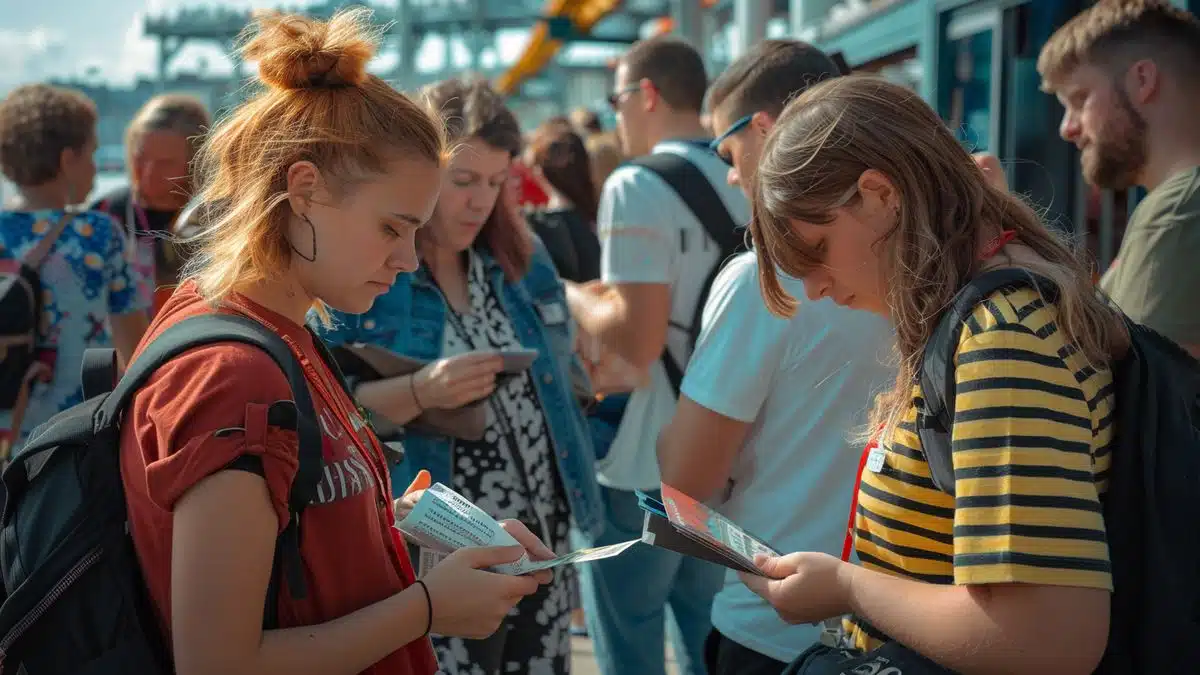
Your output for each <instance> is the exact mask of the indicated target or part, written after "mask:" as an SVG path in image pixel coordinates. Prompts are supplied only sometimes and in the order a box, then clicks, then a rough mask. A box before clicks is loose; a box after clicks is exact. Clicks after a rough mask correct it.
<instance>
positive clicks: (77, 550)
mask: <svg viewBox="0 0 1200 675" xmlns="http://www.w3.org/2000/svg"><path fill="white" fill-rule="evenodd" d="M218 342H240V343H245V344H249V345H253V346H255V347H258V348H259V349H262V350H263V351H265V352H267V353H268V354H270V355H271V358H272V359H274V360H275V362H276V363H277V364H278V365H279V367H280V368H281V369H282V370H283V372H284V373H285V374H286V375H287V379H288V383H289V384H290V385H291V389H292V397H293V398H294V402H293V401H283V402H278V403H275V404H273V405H272V406H271V408H270V409H269V412H268V423H269V424H271V425H273V426H277V427H280V428H287V429H291V430H294V431H296V433H297V435H298V437H299V446H300V449H299V456H300V465H299V471H298V473H297V475H296V478H295V481H294V482H293V484H292V487H291V491H290V493H289V496H288V503H289V508H290V509H291V514H292V517H291V521H290V522H289V523H288V525H287V527H286V528H285V529H284V531H283V533H282V534H281V535H280V537H279V540H278V541H277V544H276V552H275V562H274V570H273V572H272V575H271V584H270V586H269V588H268V592H267V602H266V606H265V607H264V612H263V625H264V627H266V628H273V627H276V626H277V625H278V616H277V614H278V599H279V595H278V594H279V592H280V591H279V589H280V587H281V584H282V583H284V582H286V584H287V588H288V591H289V592H290V593H291V595H292V597H297V598H299V597H304V595H305V593H306V588H305V582H304V574H303V568H302V565H303V563H302V561H301V560H300V531H299V528H300V514H301V513H302V512H303V511H304V508H305V506H307V505H308V504H309V502H311V501H312V499H313V497H314V496H315V494H316V489H317V484H318V483H319V481H320V478H321V472H322V437H321V430H320V427H319V423H318V421H317V418H316V415H315V414H314V409H313V403H312V397H311V394H310V393H309V389H308V385H307V382H306V380H305V378H304V371H303V368H302V367H301V365H300V363H299V362H298V361H297V360H296V358H295V356H294V355H293V353H292V351H291V349H290V348H289V347H288V346H287V344H286V343H285V342H284V341H283V339H282V338H280V337H279V336H277V335H276V334H274V333H272V332H271V331H270V330H268V329H267V328H265V327H264V326H262V325H261V324H259V323H258V322H257V321H254V320H251V319H248V318H246V317H242V316H232V315H221V314H211V315H205V316H199V317H193V318H190V319H186V320H184V321H181V322H180V323H179V324H177V325H174V326H171V327H170V328H168V329H167V330H165V331H163V333H162V335H160V336H158V337H157V338H156V339H155V340H154V341H153V342H151V343H150V345H149V346H148V347H146V349H145V351H144V352H143V353H142V354H141V355H140V356H139V357H138V358H137V360H136V361H135V362H134V363H133V365H132V367H131V368H130V370H129V372H127V373H126V374H125V375H124V377H122V378H121V380H120V381H119V382H117V383H116V387H115V388H114V387H113V383H114V381H115V379H116V356H115V353H114V352H113V351H112V350H111V349H99V350H98V349H92V350H88V352H87V354H86V356H85V358H84V365H83V390H84V395H85V398H86V400H85V401H84V402H83V403H80V404H79V405H76V406H74V407H73V408H70V409H68V410H65V411H63V412H61V413H59V414H57V415H55V416H54V417H53V418H51V419H50V420H49V421H48V422H46V423H45V424H42V425H41V426H39V427H38V428H37V429H35V430H34V432H33V434H31V435H30V438H29V440H28V441H27V442H26V444H25V445H24V446H23V447H22V448H21V449H20V450H19V451H18V452H17V454H16V456H15V457H14V459H13V461H12V464H11V465H10V466H9V467H8V468H7V469H6V470H5V471H4V476H3V482H4V486H5V487H6V488H7V492H8V498H7V501H6V503H5V505H4V515H3V520H2V521H0V571H2V575H3V581H4V588H3V591H4V601H3V605H0V673H3V674H4V675H13V674H15V673H20V674H21V675H84V674H85V673H86V674H87V675H108V674H112V675H117V674H118V673H138V674H139V675H158V674H163V675H165V674H167V673H171V672H173V668H172V667H171V658H170V654H169V653H168V651H167V649H166V644H165V640H164V638H163V636H162V632H161V630H160V625H159V623H158V620H157V618H156V614H155V613H154V610H153V609H152V606H151V604H150V600H149V595H148V593H147V591H146V588H145V582H144V580H143V578H142V575H141V570H140V567H139V565H138V561H137V556H136V554H135V551H134V548H133V541H132V540H131V539H130V536H129V529H128V524H127V520H126V518H127V515H126V508H125V490H124V487H123V484H122V480H121V469H120V462H119V444H120V438H121V416H122V414H123V412H124V411H125V409H126V407H127V406H128V405H129V402H130V400H131V399H132V397H133V394H134V393H135V392H136V391H137V390H138V389H139V388H140V387H141V386H142V385H143V384H145V382H146V381H147V380H148V379H149V378H150V376H151V375H152V374H153V373H154V372H155V371H156V370H157V369H158V368H159V367H160V366H162V365H163V364H165V363H166V362H168V361H170V360H171V359H172V358H173V357H175V356H178V355H180V354H182V353H183V352H186V351H188V350H191V349H194V348H196V347H199V346H202V345H208V344H213V343H218ZM319 344H320V342H319V341H318V345H319ZM334 372H335V373H336V372H337V371H334ZM284 577H286V579H284Z"/></svg>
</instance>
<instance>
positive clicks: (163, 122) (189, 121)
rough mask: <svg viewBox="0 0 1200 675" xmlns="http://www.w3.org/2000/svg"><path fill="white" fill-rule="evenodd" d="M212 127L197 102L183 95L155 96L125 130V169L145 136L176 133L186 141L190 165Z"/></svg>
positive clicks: (206, 111) (131, 161) (201, 106)
mask: <svg viewBox="0 0 1200 675" xmlns="http://www.w3.org/2000/svg"><path fill="white" fill-rule="evenodd" d="M211 124H212V120H211V119H210V118H209V115H208V110H207V109H205V107H204V104H203V103H201V102H200V100H199V99H197V98H195V97H192V96H185V95H183V94H163V95H162V96H155V97H154V98H152V99H150V100H149V101H147V102H146V104H145V105H143V106H142V107H141V109H140V110H138V111H137V114H135V115H134V116H133V121H132V122H130V123H129V126H128V127H127V128H126V129H125V152H126V153H127V161H128V163H129V166H131V167H132V166H133V155H134V153H135V152H136V150H137V148H138V147H139V146H140V145H141V144H142V139H143V138H145V137H146V134H150V133H154V132H156V131H166V132H170V133H173V134H179V135H180V136H183V137H184V138H186V139H187V140H188V153H189V154H188V161H189V162H190V161H191V160H192V159H193V158H194V157H195V154H196V151H197V150H199V149H200V145H201V144H202V143H203V141H204V133H205V132H206V131H208V127H209V126H210V125H211Z"/></svg>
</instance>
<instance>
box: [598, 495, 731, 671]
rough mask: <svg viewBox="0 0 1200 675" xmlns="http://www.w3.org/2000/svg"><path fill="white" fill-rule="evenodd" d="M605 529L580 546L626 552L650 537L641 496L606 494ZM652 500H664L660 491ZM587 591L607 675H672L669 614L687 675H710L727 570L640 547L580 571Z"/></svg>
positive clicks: (601, 662)
mask: <svg viewBox="0 0 1200 675" xmlns="http://www.w3.org/2000/svg"><path fill="white" fill-rule="evenodd" d="M600 493H601V498H602V501H603V502H604V506H605V509H604V512H605V513H604V515H605V529H604V532H603V534H601V535H600V537H598V538H597V539H595V540H592V541H589V540H585V539H583V538H581V537H579V536H578V535H576V537H575V538H576V540H577V541H576V544H577V546H604V545H607V544H618V543H620V542H623V541H629V540H630V539H640V538H641V536H642V521H643V513H644V512H643V511H642V510H641V508H639V507H638V503H637V496H636V495H635V494H634V493H633V492H627V491H625V490H613V489H610V488H606V487H601V488H600ZM652 496H654V497H657V498H661V496H660V495H659V494H658V493H657V491H655V492H654V493H652ZM579 574H580V578H579V589H580V593H581V595H582V596H583V607H584V612H585V613H586V614H587V623H588V632H589V633H591V636H592V641H593V643H594V646H595V651H596V662H597V663H598V664H599V666H600V672H601V673H603V675H630V674H632V673H637V675H664V674H665V673H666V663H665V661H666V659H665V653H664V652H665V648H666V623H667V622H666V614H667V608H668V606H669V607H670V610H671V616H672V617H673V618H674V621H673V622H672V623H673V624H674V626H673V628H674V629H675V630H674V631H672V635H671V642H672V645H673V646H674V647H675V657H676V659H677V660H678V662H679V672H680V673H681V675H705V667H704V642H705V639H706V638H707V637H708V633H709V631H711V630H712V621H711V618H710V614H711V612H712V600H713V596H714V595H716V594H717V591H718V590H720V588H721V584H722V582H723V580H724V578H725V569H724V568H722V567H718V566H717V565H713V564H711V563H707V562H704V561H701V560H696V559H694V558H686V557H684V556H681V555H679V554H676V553H672V552H670V551H666V550H663V549H660V548H655V547H653V546H647V545H645V544H639V545H637V546H634V547H633V548H631V549H629V550H628V551H626V552H625V553H622V554H621V555H619V556H617V557H615V558H608V559H607V560H598V561H595V562H589V563H584V564H582V565H580V566H579Z"/></svg>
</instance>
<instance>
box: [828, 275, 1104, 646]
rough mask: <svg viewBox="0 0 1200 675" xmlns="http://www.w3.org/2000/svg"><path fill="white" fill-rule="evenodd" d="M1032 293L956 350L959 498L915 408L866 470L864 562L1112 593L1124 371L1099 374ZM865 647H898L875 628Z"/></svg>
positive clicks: (992, 315)
mask: <svg viewBox="0 0 1200 675" xmlns="http://www.w3.org/2000/svg"><path fill="white" fill-rule="evenodd" d="M1056 313H1057V310H1056V308H1055V307H1054V306H1053V305H1052V304H1050V305H1047V304H1045V303H1044V302H1043V300H1042V298H1041V297H1040V296H1038V294H1037V293H1036V292H1034V291H1032V290H1030V289H1013V290H1005V291H999V292H997V293H995V294H993V295H992V296H991V297H989V298H988V299H987V300H986V301H985V302H984V303H983V304H981V305H980V306H979V307H978V308H976V310H975V312H973V313H972V315H971V317H970V318H969V319H968V320H967V322H966V325H965V327H964V328H963V331H962V337H961V339H960V342H959V347H958V351H957V353H956V359H955V361H956V367H955V380H956V383H957V392H956V395H955V401H954V410H955V416H954V428H953V431H952V433H951V443H952V448H953V457H954V478H955V481H954V486H955V493H956V494H955V496H953V497H952V496H950V495H948V494H946V493H944V492H941V491H939V490H938V489H937V488H936V487H934V484H933V481H932V480H931V479H930V473H929V464H928V463H927V462H926V461H925V456H924V455H923V454H922V452H921V441H920V439H919V437H918V436H917V434H916V428H915V425H914V423H915V422H916V418H917V403H918V402H917V401H916V400H915V399H916V398H919V397H920V396H921V391H920V386H919V385H918V386H916V387H915V388H914V391H913V396H914V402H913V406H912V408H910V409H909V410H908V412H907V413H906V414H905V415H904V417H903V419H902V420H901V423H900V424H899V426H898V427H897V428H896V430H895V431H894V432H893V433H892V435H891V438H890V440H889V442H887V443H885V444H884V463H883V467H882V468H881V469H880V470H879V471H871V470H870V469H868V470H866V471H864V473H863V479H862V485H861V487H860V489H859V494H858V513H857V515H856V517H855V549H856V550H857V552H858V556H859V559H860V560H861V561H862V564H863V566H864V567H867V568H870V569H875V570H879V571H881V572H885V573H888V574H893V575H897V576H903V577H908V578H911V579H918V580H921V581H926V582H929V583H935V584H964V585H966V584H995V583H1027V584H1042V585H1052V586H1076V587H1087V588H1103V589H1108V590H1112V576H1111V572H1110V568H1109V559H1108V545H1107V543H1106V541H1105V531H1104V519H1103V517H1102V516H1101V513H1100V501H1099V496H1100V495H1101V494H1103V493H1104V491H1105V489H1106V486H1107V473H1108V467H1109V463H1110V455H1109V446H1110V442H1111V440H1112V437H1113V404H1114V401H1113V388H1112V373H1111V372H1110V371H1109V370H1108V369H1107V364H1103V369H1097V368H1094V367H1092V366H1091V365H1089V364H1088V363H1087V362H1086V359H1085V358H1084V357H1083V355H1082V354H1080V353H1079V352H1078V351H1077V350H1076V349H1075V348H1074V347H1072V346H1069V345H1068V344H1067V343H1066V341H1065V339H1064V337H1063V334H1062V333H1061V332H1060V331H1059V330H1058V327H1057V326H1056V325H1055V323H1054V319H1055V315H1056ZM847 629H848V630H849V631H850V635H851V637H852V639H853V641H854V644H855V645H856V646H857V647H859V648H860V649H873V648H875V647H877V646H878V645H879V644H880V640H883V639H886V636H884V635H882V634H881V633H879V632H878V631H876V630H875V629H874V628H872V627H871V626H870V625H869V624H867V623H866V622H865V621H863V620H859V619H851V620H850V621H848V624H847Z"/></svg>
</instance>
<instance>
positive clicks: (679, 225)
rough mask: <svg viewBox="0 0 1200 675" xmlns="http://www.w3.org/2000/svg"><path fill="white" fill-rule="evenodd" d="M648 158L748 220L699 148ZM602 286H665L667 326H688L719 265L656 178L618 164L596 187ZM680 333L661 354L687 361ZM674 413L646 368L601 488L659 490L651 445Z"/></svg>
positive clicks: (665, 146) (679, 146) (657, 376)
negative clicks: (695, 172) (683, 167)
mask: <svg viewBox="0 0 1200 675" xmlns="http://www.w3.org/2000/svg"><path fill="white" fill-rule="evenodd" d="M652 152H654V153H659V152H671V153H675V154H678V155H682V156H684V157H686V158H687V159H688V160H690V161H691V162H692V163H693V164H695V165H696V166H697V167H699V168H700V169H701V171H703V172H704V175H705V176H707V177H708V180H709V182H710V183H712V185H713V187H714V188H716V190H717V194H719V195H720V196H721V201H723V202H724V203H725V207H726V208H727V209H729V215H730V216H732V217H733V220H734V222H736V223H747V222H749V220H750V204H749V202H747V201H746V197H745V195H743V194H742V191H741V190H740V189H739V188H736V187H733V186H731V185H729V184H728V183H726V181H725V176H726V174H727V172H728V170H729V167H728V166H726V164H725V163H724V162H723V161H721V158H719V157H717V156H716V155H715V154H714V153H713V152H712V151H710V150H709V149H708V145H707V144H706V143H701V142H698V141H665V142H662V143H659V144H658V145H656V146H654V150H653V151H652ZM597 220H598V223H599V227H598V230H599V234H600V242H601V246H602V254H601V257H600V274H601V280H602V281H604V282H605V283H652V284H667V285H669V286H670V287H671V322H672V323H673V324H676V325H679V326H689V325H690V324H691V323H692V319H693V317H694V315H695V311H696V302H697V300H698V299H699V297H700V295H701V293H702V291H703V286H704V282H705V281H706V280H707V279H708V275H709V274H710V273H711V271H712V268H713V265H715V264H717V263H718V262H720V261H719V260H718V259H717V258H718V257H719V256H720V247H719V246H717V243H716V242H714V241H713V240H712V239H710V238H709V236H708V233H707V232H705V231H704V226H703V225H702V224H701V223H700V221H699V220H697V219H696V216H695V215H693V213H692V211H691V210H690V209H689V208H688V206H687V204H685V203H684V202H683V200H682V199H681V198H680V197H679V195H678V194H677V193H676V192H675V190H673V189H672V188H671V186H670V185H667V183H666V182H665V181H664V180H663V179H662V178H660V177H659V176H658V174H656V173H654V172H653V171H650V170H649V169H645V168H642V167H639V166H632V165H630V166H622V167H619V168H618V169H617V170H616V171H614V172H613V173H612V175H610V176H609V177H608V180H606V181H604V191H603V193H602V194H601V197H600V212H599V217H598V219H597ZM688 342H689V340H688V335H687V332H686V331H685V330H680V329H678V328H675V327H671V328H670V329H668V331H667V349H669V350H671V354H672V356H674V358H675V360H676V361H677V362H678V363H680V364H684V363H687V360H688V356H689V352H690V345H689V344H688ZM674 413H675V393H674V391H672V389H671V382H670V380H668V379H667V373H666V370H665V369H664V368H663V365H662V362H661V361H656V362H655V363H654V365H652V366H651V368H650V384H649V386H646V387H644V388H642V389H639V390H637V391H635V392H633V394H632V396H630V399H629V405H628V406H627V407H626V409H625V416H624V417H623V418H622V419H621V425H620V427H619V428H618V429H617V435H616V437H615V438H614V439H613V443H612V447H611V448H610V449H609V452H608V456H607V457H605V458H604V459H603V460H601V461H600V462H599V464H598V465H597V474H598V476H597V477H598V479H599V481H600V484H601V485H605V486H607V487H611V488H616V489H621V490H651V489H657V488H658V486H659V474H658V459H657V456H656V453H655V444H656V442H657V441H658V433H659V431H661V430H662V428H663V426H664V425H665V424H666V423H667V422H668V421H670V419H671V416H672V415H673V414H674Z"/></svg>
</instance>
